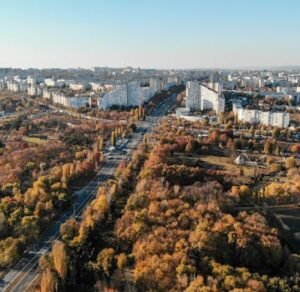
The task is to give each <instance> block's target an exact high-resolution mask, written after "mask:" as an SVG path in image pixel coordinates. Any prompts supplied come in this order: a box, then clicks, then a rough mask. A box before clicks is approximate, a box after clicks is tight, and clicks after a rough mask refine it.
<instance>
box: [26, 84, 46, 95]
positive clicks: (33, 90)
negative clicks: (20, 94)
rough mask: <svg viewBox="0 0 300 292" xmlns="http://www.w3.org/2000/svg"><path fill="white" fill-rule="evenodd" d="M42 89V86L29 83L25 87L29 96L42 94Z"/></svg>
mask: <svg viewBox="0 0 300 292" xmlns="http://www.w3.org/2000/svg"><path fill="white" fill-rule="evenodd" d="M42 93H43V91H42V88H41V87H39V86H36V85H31V86H29V87H28V88H27V94H28V95H29V96H38V95H42Z"/></svg>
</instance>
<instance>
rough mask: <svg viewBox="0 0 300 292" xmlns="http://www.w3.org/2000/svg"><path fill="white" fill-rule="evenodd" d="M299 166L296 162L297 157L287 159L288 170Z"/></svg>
mask: <svg viewBox="0 0 300 292" xmlns="http://www.w3.org/2000/svg"><path fill="white" fill-rule="evenodd" d="M296 166H297V162H296V159H295V157H293V156H292V157H289V158H287V159H286V161H285V167H286V169H291V168H294V167H296Z"/></svg>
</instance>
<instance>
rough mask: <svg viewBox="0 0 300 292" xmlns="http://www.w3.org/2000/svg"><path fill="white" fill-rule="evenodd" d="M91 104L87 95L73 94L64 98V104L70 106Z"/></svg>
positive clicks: (79, 106) (77, 106)
mask: <svg viewBox="0 0 300 292" xmlns="http://www.w3.org/2000/svg"><path fill="white" fill-rule="evenodd" d="M90 104H91V98H90V97H88V96H73V97H68V98H67V99H66V106H67V107H71V108H76V109H78V108H81V107H86V106H87V105H90Z"/></svg>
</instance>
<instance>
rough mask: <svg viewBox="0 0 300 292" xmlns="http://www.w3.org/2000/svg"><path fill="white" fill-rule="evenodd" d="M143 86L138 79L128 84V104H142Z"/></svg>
mask: <svg viewBox="0 0 300 292" xmlns="http://www.w3.org/2000/svg"><path fill="white" fill-rule="evenodd" d="M141 104H142V101H141V86H140V83H139V82H138V81H131V82H129V83H128V84H127V106H137V105H138V106H140V105H141Z"/></svg>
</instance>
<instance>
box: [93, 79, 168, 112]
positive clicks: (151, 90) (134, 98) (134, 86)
mask: <svg viewBox="0 0 300 292" xmlns="http://www.w3.org/2000/svg"><path fill="white" fill-rule="evenodd" d="M163 89H164V88H163V83H162V82H161V81H160V80H158V79H150V83H149V86H146V87H142V86H141V84H140V82H138V81H131V82H128V83H127V84H121V85H116V86H115V87H114V88H113V89H112V90H111V91H109V92H106V93H104V94H103V96H101V97H100V98H99V99H98V107H99V108H100V109H108V108H110V107H112V106H124V107H131V106H141V105H142V104H143V103H144V102H147V101H148V100H149V99H150V98H151V97H153V96H154V95H155V94H156V93H158V92H160V91H162V90H163Z"/></svg>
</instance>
